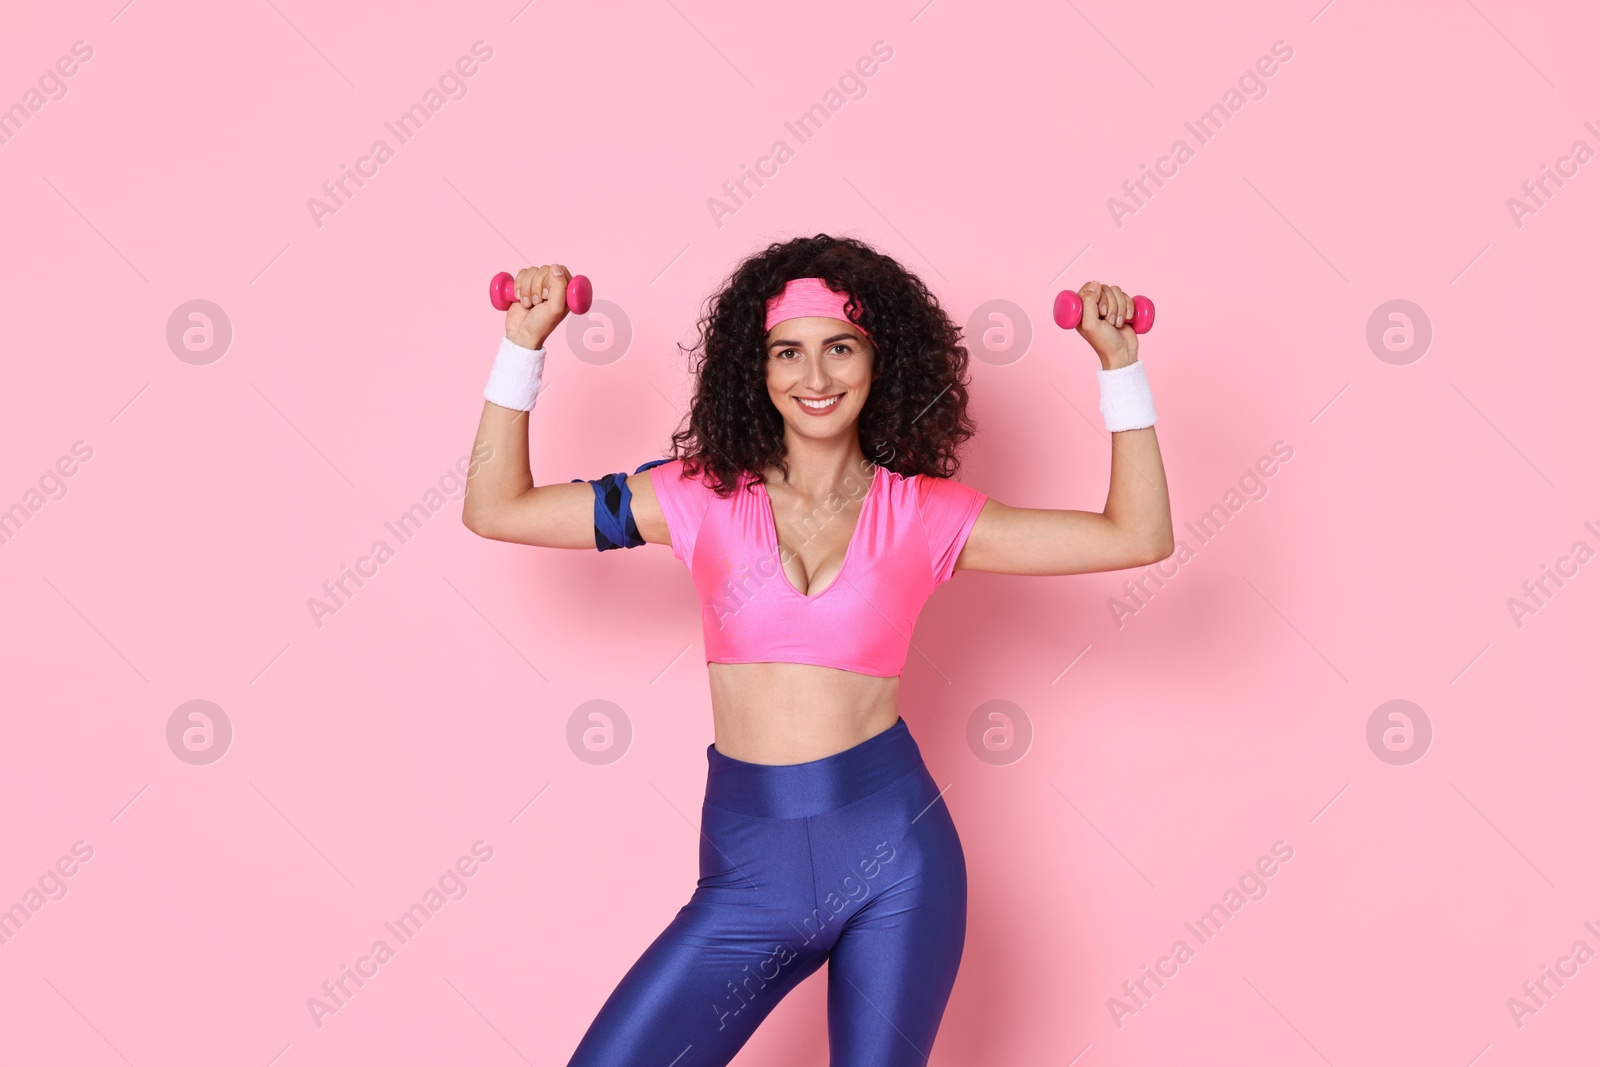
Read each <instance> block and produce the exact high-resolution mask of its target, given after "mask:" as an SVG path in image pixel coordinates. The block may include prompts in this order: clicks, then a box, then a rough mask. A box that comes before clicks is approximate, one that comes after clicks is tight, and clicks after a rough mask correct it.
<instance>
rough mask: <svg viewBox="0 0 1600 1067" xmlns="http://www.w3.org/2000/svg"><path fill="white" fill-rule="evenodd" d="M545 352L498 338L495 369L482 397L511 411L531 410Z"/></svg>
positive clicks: (542, 371) (538, 384) (539, 380)
mask: <svg viewBox="0 0 1600 1067" xmlns="http://www.w3.org/2000/svg"><path fill="white" fill-rule="evenodd" d="M543 375H544V349H543V348H523V347H522V346H521V345H519V344H517V343H516V342H515V341H513V340H512V339H511V338H509V337H501V338H500V351H499V352H497V353H495V357H494V368H493V369H492V370H490V371H489V384H488V385H487V386H485V387H484V390H483V398H484V399H485V400H487V401H489V403H491V404H499V405H500V406H501V407H503V408H511V409H512V410H513V411H532V410H533V402H534V401H535V400H536V399H537V398H538V396H539V386H540V385H542V384H543V381H544V378H543Z"/></svg>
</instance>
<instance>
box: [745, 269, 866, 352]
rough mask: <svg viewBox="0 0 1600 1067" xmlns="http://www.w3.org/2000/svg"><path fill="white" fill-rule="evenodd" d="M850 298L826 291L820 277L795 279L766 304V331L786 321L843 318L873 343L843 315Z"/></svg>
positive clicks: (851, 320) (827, 289) (858, 326)
mask: <svg viewBox="0 0 1600 1067" xmlns="http://www.w3.org/2000/svg"><path fill="white" fill-rule="evenodd" d="M848 299H849V296H848V295H847V294H845V293H839V292H835V291H834V290H832V289H829V288H828V283H827V282H825V281H823V280H822V279H821V278H794V279H791V280H790V281H789V282H788V284H786V285H785V286H784V287H783V292H781V293H779V294H778V295H777V296H775V297H773V298H772V299H770V300H768V301H767V329H769V330H770V329H772V328H773V327H774V326H776V325H777V324H778V323H780V322H783V321H784V320H786V319H800V318H806V317H807V316H811V315H821V316H824V317H826V318H830V319H843V320H844V321H845V322H848V323H850V325H852V326H854V327H855V328H856V329H858V330H861V333H862V334H863V336H865V337H866V338H867V340H869V341H870V340H872V337H871V335H870V334H868V333H867V331H866V330H862V329H861V324H860V323H858V322H856V321H855V320H854V319H852V318H850V316H848V315H846V314H845V313H844V305H845V301H847V300H848Z"/></svg>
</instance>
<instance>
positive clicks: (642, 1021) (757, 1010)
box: [568, 719, 967, 1067]
mask: <svg viewBox="0 0 1600 1067" xmlns="http://www.w3.org/2000/svg"><path fill="white" fill-rule="evenodd" d="M706 758H707V760H708V761H709V763H710V770H709V773H708V775H707V779H706V799H705V805H704V807H703V808H702V813H701V826H700V831H701V834H700V879H699V882H698V883H697V886H696V888H695V891H694V894H693V895H692V896H691V897H690V898H689V903H687V904H686V905H684V906H683V907H682V908H681V909H679V911H678V913H677V915H676V916H675V917H674V918H673V920H672V922H671V923H670V924H668V926H667V928H666V929H665V930H664V931H662V933H661V935H660V936H659V937H657V938H656V939H655V941H654V942H652V943H651V945H650V947H649V948H647V949H646V950H645V952H644V954H643V955H642V956H640V957H639V960H638V962H636V963H635V964H634V965H633V967H632V968H630V969H629V971H628V973H627V974H626V975H624V976H623V978H622V981H621V982H620V983H619V984H618V985H617V987H616V989H615V990H613V992H612V993H611V996H610V997H609V998H608V999H607V1000H606V1002H605V1004H604V1005H603V1006H602V1007H601V1009H600V1013H599V1015H597V1016H596V1017H595V1020H594V1022H593V1023H591V1024H590V1026H589V1030H588V1032H587V1033H586V1034H585V1035H584V1037H583V1040H582V1041H581V1042H579V1044H578V1048H577V1051H576V1052H574V1053H573V1056H572V1059H571V1060H569V1061H568V1067H645V1065H649V1067H720V1065H722V1064H726V1063H728V1062H729V1061H731V1060H732V1059H733V1057H734V1054H735V1053H737V1052H738V1051H739V1049H740V1048H741V1047H742V1046H743V1045H744V1043H745V1042H746V1041H747V1040H749V1038H750V1035H751V1034H752V1033H753V1032H754V1031H755V1028H756V1027H757V1026H758V1025H760V1023H761V1020H762V1019H764V1018H766V1016H767V1013H768V1012H770V1011H772V1009H773V1007H774V1006H776V1005H777V1003H778V1001H779V1000H780V999H782V997H783V996H784V995H785V994H786V993H788V992H789V990H791V989H793V988H794V987H795V986H797V985H799V984H800V983H801V982H802V981H803V980H804V979H805V978H807V977H808V976H810V975H811V974H812V973H813V972H815V971H816V970H817V969H818V968H820V967H821V966H822V964H823V963H824V962H827V964H828V1047H829V1064H830V1067H901V1065H908V1067H909V1065H912V1064H916V1065H918V1067H923V1065H925V1064H926V1063H927V1062H928V1057H929V1056H930V1055H931V1054H932V1050H933V1040H934V1036H935V1035H936V1034H937V1032H938V1029H939V1020H940V1019H941V1017H942V1016H943V1015H944V1009H945V1004H946V1002H947V1001H948V1000H949V998H950V990H951V988H952V986H953V985H954V984H955V978H956V969H957V967H958V966H959V965H960V963H961V949H962V944H963V942H964V941H965V937H966V928H967V867H966V859H965V857H964V856H963V854H962V851H961V841H960V839H959V838H958V837H957V836H956V828H955V824H954V823H953V822H952V821H951V819H950V812H949V810H948V809H947V808H946V807H945V804H944V801H943V799H942V798H941V797H940V796H939V789H938V787H937V786H936V785H935V784H934V781H933V778H932V777H931V776H930V775H929V774H928V770H927V768H926V767H925V766H923V763H922V755H921V752H920V751H919V750H918V748H917V743H916V742H915V741H914V740H912V738H911V733H910V731H909V730H908V729H907V727H906V723H905V720H904V719H897V720H896V721H895V724H894V725H893V726H891V727H889V729H887V730H885V731H883V732H882V733H879V734H876V735H874V736H872V737H870V738H868V739H867V740H865V741H863V742H861V743H860V744H858V745H855V746H854V747H852V748H848V749H845V750H844V751H843V752H838V753H835V754H834V755H831V756H827V757H824V758H823V759H818V760H811V761H810V762H807V763H794V764H786V765H781V766H778V765H770V764H760V763H746V762H744V761H742V760H736V759H732V758H730V757H728V756H724V755H723V754H722V753H720V752H718V751H717V750H716V747H715V746H712V745H708V746H707V747H706Z"/></svg>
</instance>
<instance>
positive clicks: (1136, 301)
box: [1054, 289, 1156, 333]
mask: <svg viewBox="0 0 1600 1067" xmlns="http://www.w3.org/2000/svg"><path fill="white" fill-rule="evenodd" d="M1054 313H1055V319H1056V325H1057V326H1059V327H1061V328H1062V329H1063V330H1075V329H1077V328H1078V323H1080V322H1082V321H1083V298H1082V297H1080V296H1078V294H1077V293H1075V292H1073V291H1072V290H1071V289H1063V290H1062V291H1061V292H1059V293H1057V294H1056V305H1055V310H1054ZM1155 323H1156V306H1155V305H1154V304H1153V303H1151V302H1150V298H1149V297H1148V296H1136V297H1134V298H1133V320H1132V326H1133V332H1134V333H1149V332H1150V327H1152V326H1154V325H1155Z"/></svg>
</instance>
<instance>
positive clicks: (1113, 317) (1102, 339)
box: [1077, 282, 1139, 370]
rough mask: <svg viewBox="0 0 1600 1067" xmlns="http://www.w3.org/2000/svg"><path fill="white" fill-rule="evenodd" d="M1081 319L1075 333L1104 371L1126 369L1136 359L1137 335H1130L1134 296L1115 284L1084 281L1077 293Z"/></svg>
mask: <svg viewBox="0 0 1600 1067" xmlns="http://www.w3.org/2000/svg"><path fill="white" fill-rule="evenodd" d="M1078 297H1079V299H1081V300H1082V301H1083V319H1082V320H1081V321H1080V322H1079V323H1078V326H1077V330H1078V333H1079V334H1080V335H1081V336H1082V337H1083V339H1084V340H1085V341H1088V342H1089V347H1090V348H1093V349H1094V351H1095V355H1097V356H1099V357H1100V365H1101V367H1102V368H1104V369H1105V370H1116V369H1117V368H1118V367H1126V366H1127V365H1128V364H1130V363H1132V362H1133V361H1134V360H1136V359H1138V358H1139V335H1138V334H1136V333H1134V332H1133V297H1131V296H1129V295H1128V294H1127V293H1125V292H1123V291H1122V290H1121V289H1120V288H1119V287H1117V286H1115V285H1101V284H1100V283H1099V282H1085V283H1084V284H1083V287H1082V288H1081V289H1079V290H1078Z"/></svg>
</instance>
